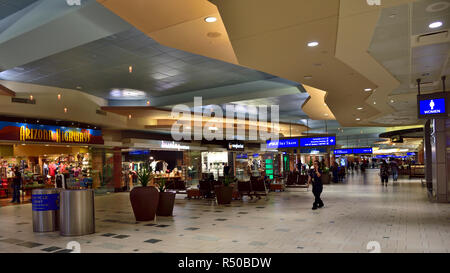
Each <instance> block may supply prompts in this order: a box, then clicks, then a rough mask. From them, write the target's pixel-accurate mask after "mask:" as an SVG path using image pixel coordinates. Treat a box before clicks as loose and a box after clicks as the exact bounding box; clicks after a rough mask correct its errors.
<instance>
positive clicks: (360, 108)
mask: <svg viewBox="0 0 450 273" xmlns="http://www.w3.org/2000/svg"><path fill="white" fill-rule="evenodd" d="M356 109H357V110H362V109H364V108H362V107H358V108H356Z"/></svg>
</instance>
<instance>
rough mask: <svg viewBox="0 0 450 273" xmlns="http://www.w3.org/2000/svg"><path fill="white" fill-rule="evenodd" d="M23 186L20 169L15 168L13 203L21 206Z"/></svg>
mask: <svg viewBox="0 0 450 273" xmlns="http://www.w3.org/2000/svg"><path fill="white" fill-rule="evenodd" d="M21 184H22V174H21V173H20V171H19V167H17V166H16V167H15V168H14V179H13V199H12V200H11V203H18V204H20V186H21Z"/></svg>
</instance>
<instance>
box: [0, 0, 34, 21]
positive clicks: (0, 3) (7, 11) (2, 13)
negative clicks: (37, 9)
mask: <svg viewBox="0 0 450 273" xmlns="http://www.w3.org/2000/svg"><path fill="white" fill-rule="evenodd" d="M37 1H39V0H0V20H2V19H4V18H6V17H8V16H9V15H11V14H14V13H16V12H18V11H20V10H22V9H24V8H26V7H27V6H29V5H31V4H33V3H35V2H37Z"/></svg>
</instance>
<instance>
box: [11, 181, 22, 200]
mask: <svg viewBox="0 0 450 273" xmlns="http://www.w3.org/2000/svg"><path fill="white" fill-rule="evenodd" d="M12 196H13V199H12V201H11V202H17V203H20V184H16V183H14V184H13V195H12Z"/></svg>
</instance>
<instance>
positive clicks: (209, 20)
mask: <svg viewBox="0 0 450 273" xmlns="http://www.w3.org/2000/svg"><path fill="white" fill-rule="evenodd" d="M215 21H217V18H216V17H212V16H210V17H206V18H205V22H207V23H214V22H215Z"/></svg>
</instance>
